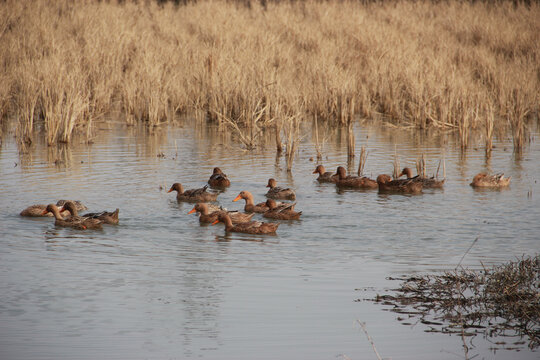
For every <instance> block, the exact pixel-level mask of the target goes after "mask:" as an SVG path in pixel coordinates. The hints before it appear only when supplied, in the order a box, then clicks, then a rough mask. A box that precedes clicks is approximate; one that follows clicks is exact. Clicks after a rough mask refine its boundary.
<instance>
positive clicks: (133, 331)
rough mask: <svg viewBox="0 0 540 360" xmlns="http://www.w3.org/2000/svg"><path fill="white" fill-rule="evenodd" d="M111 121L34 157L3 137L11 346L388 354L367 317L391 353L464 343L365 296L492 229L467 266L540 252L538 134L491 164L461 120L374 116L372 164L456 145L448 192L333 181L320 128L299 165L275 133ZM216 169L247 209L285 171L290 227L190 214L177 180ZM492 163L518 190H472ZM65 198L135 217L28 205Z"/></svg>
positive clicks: (451, 348)
mask: <svg viewBox="0 0 540 360" xmlns="http://www.w3.org/2000/svg"><path fill="white" fill-rule="evenodd" d="M111 124H112V125H110V126H109V127H105V126H104V125H103V127H104V128H103V129H101V130H100V131H99V134H98V135H97V137H96V138H95V141H94V143H93V144H91V145H86V144H74V145H72V146H71V147H58V148H47V147H46V146H44V145H43V144H39V143H38V144H35V145H34V146H33V147H32V148H31V149H30V150H29V152H28V153H27V154H25V155H19V151H18V148H17V146H16V144H15V142H14V140H13V138H12V137H10V135H7V136H5V137H4V142H3V145H2V147H1V149H0V183H1V184H2V186H1V188H0V229H1V232H2V235H1V236H0V249H1V250H0V293H1V294H2V301H1V303H0V324H1V326H0V358H1V359H73V358H77V359H97V358H107V359H126V358H132V359H133V358H135V359H136V358H178V359H182V358H204V359H232V358H234V359H336V358H338V359H346V358H348V359H376V356H375V354H374V352H373V350H372V346H371V344H370V343H369V341H368V340H367V338H366V336H365V334H364V332H363V331H362V329H361V328H360V326H359V325H358V323H357V320H358V321H361V322H364V323H365V324H366V329H367V331H368V332H369V335H370V336H371V337H372V339H373V341H374V344H375V346H376V347H377V350H378V352H379V353H380V354H381V356H382V357H385V358H393V359H434V358H463V357H464V353H463V349H462V339H461V338H460V337H459V336H449V335H444V334H437V333H426V332H425V330H426V329H427V327H426V326H425V325H423V324H420V323H417V324H415V325H413V326H405V325H402V324H401V323H400V322H399V321H397V320H396V318H397V314H395V313H392V312H390V311H385V309H384V307H383V306H381V305H379V304H375V303H373V302H371V301H363V299H369V298H373V297H375V296H376V294H382V293H384V292H385V291H387V290H388V289H391V288H395V287H397V285H398V283H396V282H395V281H391V280H387V277H390V276H399V275H410V274H414V273H428V272H433V271H442V270H451V269H453V268H455V267H456V265H457V264H458V263H459V261H460V259H461V258H462V257H463V255H464V254H465V253H466V251H467V249H468V248H469V247H470V245H471V244H472V242H473V241H474V239H475V238H477V237H478V238H479V239H478V241H477V243H476V244H475V245H474V246H473V247H472V248H471V249H470V251H469V252H468V253H467V254H466V256H465V257H464V259H463V261H462V265H463V266H466V267H472V268H480V267H481V264H484V265H492V264H500V263H502V262H505V261H508V260H515V259H516V258H519V257H521V256H522V255H524V254H525V255H533V254H536V253H538V252H539V251H540V238H539V235H538V234H540V221H539V219H540V185H539V184H538V180H539V179H540V167H539V166H538V165H539V161H540V144H538V143H537V142H536V141H534V139H535V138H537V137H538V133H537V132H536V131H535V132H534V133H533V137H532V141H531V142H530V144H528V146H527V148H526V149H525V150H524V152H523V154H522V156H520V157H518V156H516V155H515V154H513V151H512V144H511V140H510V139H506V138H502V139H499V140H497V141H495V146H496V148H495V149H494V150H493V154H492V158H491V159H490V160H489V161H486V158H485V156H484V151H483V148H482V147H481V146H480V147H479V148H475V147H474V146H472V147H471V148H470V149H469V150H467V151H466V152H465V153H462V152H461V151H460V150H459V148H458V146H457V145H456V143H455V142H454V141H453V140H452V136H450V135H442V134H438V135H437V134H425V133H418V132H414V131H407V130H399V129H393V128H387V127H374V126H370V125H369V124H365V125H358V127H357V128H356V143H357V149H359V148H360V146H361V145H366V146H367V149H368V151H369V155H368V160H367V164H366V167H365V173H366V174H368V175H370V176H372V177H373V178H375V177H376V175H377V174H380V173H391V172H392V163H393V160H394V153H395V152H396V151H397V153H398V154H399V160H400V162H401V165H402V166H404V165H408V166H411V167H412V168H414V167H415V164H414V163H415V160H416V159H417V158H418V157H419V156H420V155H421V154H422V153H424V154H426V159H427V166H428V173H434V172H435V171H436V169H437V166H438V164H439V160H440V159H441V158H443V156H444V158H445V172H446V177H447V183H446V186H445V188H444V190H442V191H441V190H434V191H424V193H423V194H422V195H416V196H403V195H383V194H378V193H377V191H345V192H338V191H336V188H335V186H334V185H332V184H319V183H317V182H316V181H315V178H316V176H315V175H312V171H313V170H314V168H315V165H316V162H315V161H312V159H310V158H312V157H314V156H315V148H314V145H313V143H312V141H311V138H312V133H311V132H310V131H309V130H306V134H307V135H306V137H304V138H303V141H302V144H301V146H300V148H299V153H298V156H297V157H296V159H295V161H294V166H293V171H292V173H290V174H289V173H287V171H286V165H285V159H284V157H276V154H275V151H274V148H273V140H272V139H271V138H270V139H261V143H262V146H261V147H260V148H258V149H256V150H254V151H244V150H243V149H242V147H241V146H240V145H239V144H238V143H237V142H235V141H234V139H231V136H230V135H229V134H222V133H220V132H218V131H217V129H216V128H214V127H207V126H203V125H201V124H198V123H196V122H194V121H193V122H192V121H187V120H186V121H184V122H181V123H180V124H179V125H178V126H174V127H170V128H163V129H157V130H155V131H154V132H152V133H149V132H148V131H146V130H144V129H139V128H124V127H122V126H116V125H115V124H113V123H111ZM319 136H320V137H321V138H324V146H323V164H324V165H325V166H326V167H327V169H328V170H334V169H335V168H336V167H337V166H338V165H344V164H346V162H347V161H346V160H347V149H346V144H347V142H346V139H345V134H344V133H343V132H341V131H340V129H330V130H327V131H326V132H325V131H322V129H321V133H320V134H319ZM160 154H162V155H163V156H158V155H160ZM357 160H358V157H357V159H355V162H357ZM215 166H219V167H221V169H222V170H223V171H224V172H225V173H227V174H228V176H229V178H230V179H231V182H232V185H231V187H230V188H229V189H227V190H226V191H224V192H223V193H221V194H220V195H219V197H218V200H219V204H220V205H222V206H225V207H227V208H229V209H241V208H242V207H243V203H240V202H237V203H233V202H232V199H234V197H236V195H237V194H238V193H239V192H240V191H241V190H249V191H251V192H252V193H253V194H254V196H255V200H256V201H263V200H264V194H265V193H266V190H267V189H266V188H265V185H266V182H267V180H268V178H270V177H274V178H276V179H277V181H278V185H281V186H287V187H292V188H294V189H295V190H296V193H297V201H296V202H297V206H296V207H297V210H302V211H303V215H302V218H301V220H300V221H291V222H282V224H281V225H280V227H279V229H278V232H277V235H276V236H257V235H242V234H235V233H233V234H225V231H224V227H223V225H222V224H218V225H215V226H200V225H199V222H198V219H197V217H196V216H195V215H193V214H191V215H188V214H187V212H188V211H189V210H191V208H192V204H188V203H177V201H176V198H175V195H174V194H173V193H167V189H168V188H169V187H170V186H171V184H172V183H173V182H181V183H182V184H184V186H185V187H186V188H195V187H201V186H202V185H204V184H205V183H206V181H207V179H208V177H209V176H210V174H211V172H212V168H213V167H215ZM485 170H488V171H491V172H504V173H505V174H506V175H508V176H512V183H511V186H510V188H509V189H507V190H503V191H475V190H474V189H472V188H471V187H470V186H469V183H470V181H471V179H472V177H473V176H474V175H475V174H476V173H478V172H480V171H485ZM440 174H442V167H441V170H440ZM57 199H78V200H81V201H82V202H83V203H84V204H86V205H87V206H88V208H89V210H92V211H94V210H96V211H97V210H114V209H115V208H117V207H118V208H120V225H118V226H107V227H105V228H104V229H103V230H97V231H78V230H73V229H64V228H56V227H55V226H54V223H53V220H52V219H51V218H34V219H30V218H22V217H20V216H19V212H20V211H21V210H22V209H23V208H25V207H26V206H28V205H31V204H38V203H42V204H46V203H51V202H55V201H56V200H57ZM258 217H260V215H256V218H258ZM357 299H360V300H362V301H355V300H357ZM386 310H388V309H386ZM518 340H519V339H518V338H495V339H493V338H487V339H485V338H483V337H482V336H477V337H476V338H474V339H469V340H468V341H469V342H470V344H469V346H470V349H469V353H468V356H469V357H472V356H474V355H476V354H479V355H480V357H479V358H500V359H506V358H510V357H511V358H514V359H537V358H538V354H537V352H534V351H531V350H529V349H528V348H527V346H526V345H517V346H515V345H513V343H514V342H515V341H518ZM499 341H504V342H506V343H507V346H504V345H501V344H495V342H499ZM506 347H513V348H516V347H517V349H518V350H519V351H516V350H507V349H505V348H506Z"/></svg>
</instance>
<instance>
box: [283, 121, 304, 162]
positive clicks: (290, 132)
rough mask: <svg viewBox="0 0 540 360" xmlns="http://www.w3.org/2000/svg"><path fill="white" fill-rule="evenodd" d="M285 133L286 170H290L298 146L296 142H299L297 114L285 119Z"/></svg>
mask: <svg viewBox="0 0 540 360" xmlns="http://www.w3.org/2000/svg"><path fill="white" fill-rule="evenodd" d="M285 133H286V138H287V144H286V146H285V149H286V154H285V156H286V162H287V172H291V170H292V166H293V162H294V155H295V153H296V150H297V148H298V143H299V142H300V124H299V120H298V117H297V116H291V117H289V118H288V119H286V125H285Z"/></svg>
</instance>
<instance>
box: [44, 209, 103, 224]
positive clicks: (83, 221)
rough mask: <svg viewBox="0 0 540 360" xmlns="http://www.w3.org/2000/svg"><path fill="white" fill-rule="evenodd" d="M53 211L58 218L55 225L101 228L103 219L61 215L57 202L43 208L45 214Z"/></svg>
mask: <svg viewBox="0 0 540 360" xmlns="http://www.w3.org/2000/svg"><path fill="white" fill-rule="evenodd" d="M48 212H50V213H52V214H53V216H54V218H55V219H56V220H55V222H54V225H56V226H62V227H72V228H75V229H79V230H86V229H101V221H100V220H97V219H92V218H83V217H80V216H68V217H67V218H65V219H64V218H62V216H61V215H60V209H58V207H57V206H56V205H55V204H49V205H47V207H46V208H45V210H43V214H45V213H48Z"/></svg>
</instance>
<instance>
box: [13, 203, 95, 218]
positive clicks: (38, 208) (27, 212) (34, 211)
mask: <svg viewBox="0 0 540 360" xmlns="http://www.w3.org/2000/svg"><path fill="white" fill-rule="evenodd" d="M67 201H72V202H73V203H74V204H75V206H77V210H79V211H83V210H86V209H87V207H86V206H84V205H83V204H82V203H81V202H80V201H79V200H58V202H57V203H56V206H57V207H59V208H60V207H62V206H64V204H65V203H66V202H67ZM46 208H47V205H41V204H38V205H30V206H29V207H27V208H26V209H24V210H23V211H21V213H20V215H21V216H29V217H40V216H50V217H53V216H54V215H53V213H51V212H47V213H46V214H45V215H43V212H44V210H45V209H46ZM60 215H61V216H62V217H64V216H68V215H69V212H68V211H67V210H66V211H62V212H61V213H60Z"/></svg>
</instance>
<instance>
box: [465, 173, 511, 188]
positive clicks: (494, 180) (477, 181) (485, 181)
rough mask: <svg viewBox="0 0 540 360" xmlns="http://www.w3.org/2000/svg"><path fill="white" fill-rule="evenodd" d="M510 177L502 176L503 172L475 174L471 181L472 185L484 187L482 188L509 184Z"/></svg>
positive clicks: (500, 186)
mask: <svg viewBox="0 0 540 360" xmlns="http://www.w3.org/2000/svg"><path fill="white" fill-rule="evenodd" d="M511 178H512V177H507V178H505V177H504V174H502V173H501V174H496V175H488V174H486V173H480V174H477V175H476V176H475V177H474V179H473V181H472V183H471V184H470V185H471V186H472V187H484V188H502V187H506V186H508V185H510V179H511Z"/></svg>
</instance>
